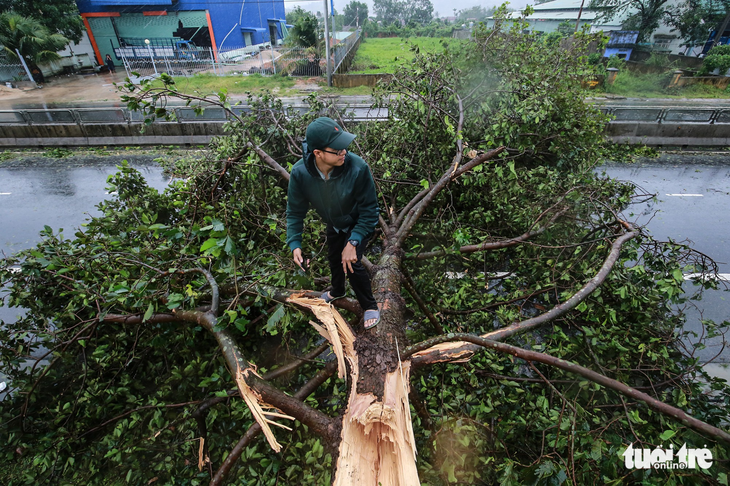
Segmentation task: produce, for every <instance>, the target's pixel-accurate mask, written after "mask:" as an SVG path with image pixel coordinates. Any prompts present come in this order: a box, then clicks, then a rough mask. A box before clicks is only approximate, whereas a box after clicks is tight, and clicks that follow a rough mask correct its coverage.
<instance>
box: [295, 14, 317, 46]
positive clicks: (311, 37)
mask: <svg viewBox="0 0 730 486" xmlns="http://www.w3.org/2000/svg"><path fill="white" fill-rule="evenodd" d="M291 18H292V21H291V22H292V28H291V29H289V38H290V39H292V41H293V42H294V43H295V44H296V45H298V46H301V47H315V48H316V47H317V46H318V45H319V43H320V41H321V39H322V33H321V32H320V29H319V21H318V20H317V17H315V16H314V14H313V13H311V12H307V11H305V10H303V9H302V8H301V7H297V8H296V9H295V10H294V13H293V14H291Z"/></svg>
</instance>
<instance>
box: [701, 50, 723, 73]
mask: <svg viewBox="0 0 730 486" xmlns="http://www.w3.org/2000/svg"><path fill="white" fill-rule="evenodd" d="M715 69H717V70H718V71H719V74H720V76H723V75H725V73H726V72H727V71H728V69H730V46H728V45H724V46H715V47H713V48H712V49H711V50H710V52H708V53H707V56H705V59H704V60H703V61H702V68H701V69H700V74H708V73H711V72H712V71H714V70H715Z"/></svg>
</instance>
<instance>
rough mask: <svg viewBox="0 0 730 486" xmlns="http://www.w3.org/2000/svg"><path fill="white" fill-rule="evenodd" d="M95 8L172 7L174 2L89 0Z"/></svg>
mask: <svg viewBox="0 0 730 486" xmlns="http://www.w3.org/2000/svg"><path fill="white" fill-rule="evenodd" d="M89 3H90V4H91V5H93V6H95V7H116V6H121V5H123V6H131V5H172V0H89Z"/></svg>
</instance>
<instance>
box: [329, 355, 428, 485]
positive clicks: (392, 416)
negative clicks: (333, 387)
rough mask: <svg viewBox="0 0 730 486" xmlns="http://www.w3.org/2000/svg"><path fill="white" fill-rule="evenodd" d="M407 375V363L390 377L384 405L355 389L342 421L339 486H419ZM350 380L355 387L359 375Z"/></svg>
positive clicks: (387, 382)
mask: <svg viewBox="0 0 730 486" xmlns="http://www.w3.org/2000/svg"><path fill="white" fill-rule="evenodd" d="M354 374H355V375H356V374H357V371H356V372H355V373H354ZM409 376H410V363H408V362H407V363H404V364H403V365H402V368H401V369H396V370H395V371H393V372H392V373H388V374H387V375H386V377H385V389H384V394H383V400H382V401H378V399H377V397H375V396H374V395H372V394H370V393H367V394H364V393H357V391H356V387H355V386H353V387H352V390H351V391H350V402H349V406H348V409H347V412H346V413H345V416H344V418H343V422H342V441H341V442H340V456H339V457H338V459H337V475H336V477H335V480H334V482H333V484H334V485H335V486H349V485H352V484H361V485H367V486H370V485H372V486H377V485H380V484H382V485H386V484H387V485H390V486H418V485H419V484H421V483H420V481H419V480H418V471H417V469H416V441H415V438H414V436H413V422H412V420H411V408H410V406H409V404H408V390H409V384H408V378H409ZM352 379H353V381H354V383H357V376H353V378H352Z"/></svg>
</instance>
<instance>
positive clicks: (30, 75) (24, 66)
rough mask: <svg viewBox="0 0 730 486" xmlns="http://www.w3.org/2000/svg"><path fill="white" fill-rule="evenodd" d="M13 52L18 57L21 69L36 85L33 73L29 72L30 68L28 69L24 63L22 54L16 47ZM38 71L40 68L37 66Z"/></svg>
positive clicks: (36, 85)
mask: <svg viewBox="0 0 730 486" xmlns="http://www.w3.org/2000/svg"><path fill="white" fill-rule="evenodd" d="M15 53H16V54H17V55H18V59H20V64H22V65H23V69H25V73H26V74H27V75H28V79H30V82H31V83H33V84H35V87H36V88H37V87H38V83H36V81H35V78H34V77H33V73H31V72H30V69H28V65H27V64H26V63H25V59H23V56H22V55H21V54H20V51H19V50H18V49H17V48H16V49H15ZM38 70H39V71H40V70H41V68H38Z"/></svg>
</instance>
